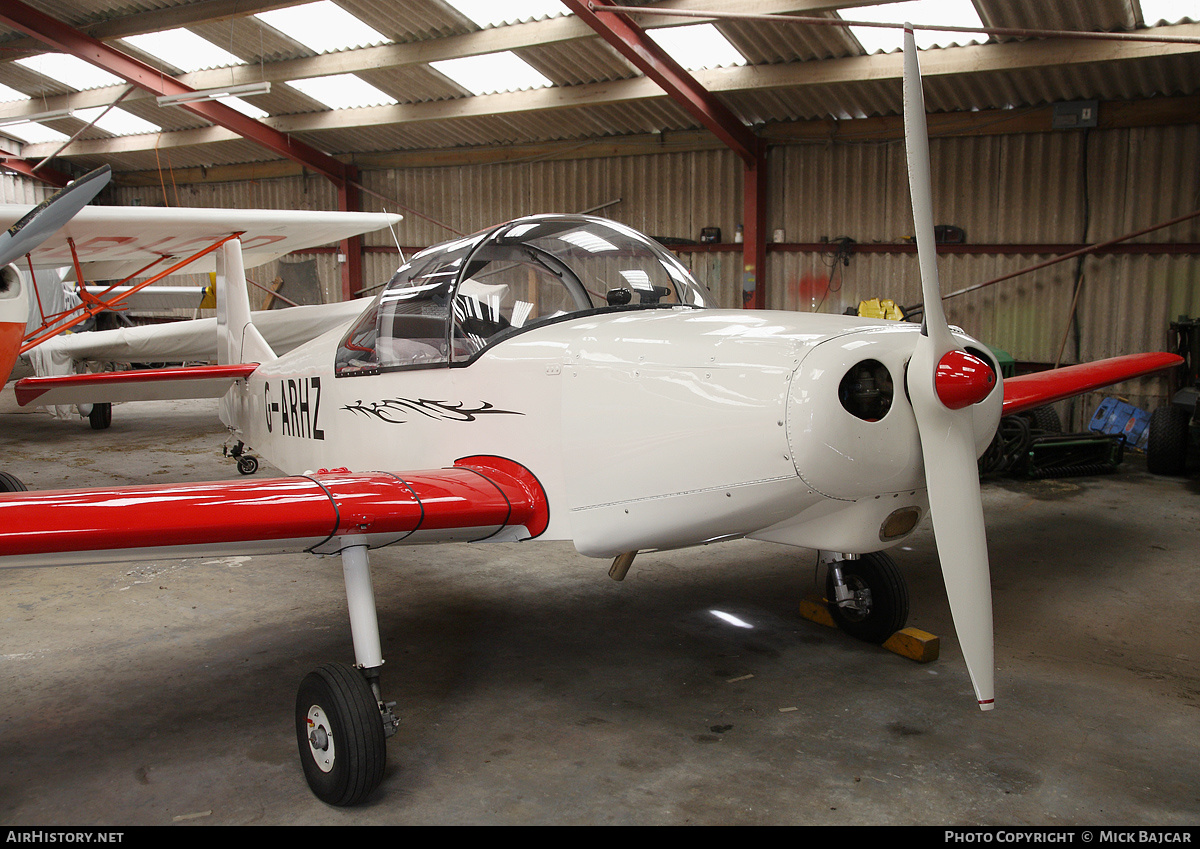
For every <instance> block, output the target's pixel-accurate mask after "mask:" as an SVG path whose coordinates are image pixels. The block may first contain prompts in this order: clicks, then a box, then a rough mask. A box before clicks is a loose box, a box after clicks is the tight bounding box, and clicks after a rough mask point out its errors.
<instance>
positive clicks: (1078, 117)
mask: <svg viewBox="0 0 1200 849" xmlns="http://www.w3.org/2000/svg"><path fill="white" fill-rule="evenodd" d="M1099 111H1100V105H1099V103H1098V102H1097V101H1095V100H1076V101H1073V102H1071V103H1056V104H1054V118H1053V119H1052V122H1051V126H1052V127H1053V128H1054V129H1056V130H1080V129H1083V128H1085V127H1094V126H1096V122H1097V121H1096V119H1097V115H1098V113H1099Z"/></svg>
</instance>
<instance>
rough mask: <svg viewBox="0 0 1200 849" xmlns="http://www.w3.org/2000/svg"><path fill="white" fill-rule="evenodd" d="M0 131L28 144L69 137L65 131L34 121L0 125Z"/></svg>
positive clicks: (64, 139)
mask: <svg viewBox="0 0 1200 849" xmlns="http://www.w3.org/2000/svg"><path fill="white" fill-rule="evenodd" d="M0 133H4V134H5V135H10V136H16V137H17V138H18V139H20V140H21V141H23V142H26V143H28V144H45V143H49V142H64V141H66V140H67V139H69V138H70V136H68V135H67V134H66V133H60V132H59V131H58V130H52V129H51V128H50V127H47V126H46V125H45V124H39V123H37V122H36V121H25V122H24V123H21V124H9V125H7V126H4V127H0Z"/></svg>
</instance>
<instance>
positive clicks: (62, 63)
mask: <svg viewBox="0 0 1200 849" xmlns="http://www.w3.org/2000/svg"><path fill="white" fill-rule="evenodd" d="M15 61H16V63H17V64H18V65H23V66H24V67H26V68H28V69H29V70H31V71H36V72H37V73H39V74H41V75H42V76H44V77H50V78H51V79H55V80H58V81H59V82H60V83H62V84H63V85H66V86H69V87H71V88H73V89H75V90H76V91H86V90H88V89H90V88H104V87H105V86H110V85H118V84H119V83H121V82H122V80H121V78H120V77H118V76H115V75H113V74H110V73H109V72H108V71H102V70H100V69H99V68H97V67H96V66H95V65H92V64H90V63H88V62H85V61H83V60H82V59H79V58H77V57H75V56H68V55H67V54H65V53H39V54H38V55H36V56H26V57H25V58H22V59H17V60H15Z"/></svg>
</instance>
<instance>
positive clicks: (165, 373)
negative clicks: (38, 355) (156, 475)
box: [13, 363, 258, 407]
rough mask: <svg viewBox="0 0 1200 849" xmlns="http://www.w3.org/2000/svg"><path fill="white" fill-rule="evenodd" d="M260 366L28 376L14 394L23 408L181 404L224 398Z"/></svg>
mask: <svg viewBox="0 0 1200 849" xmlns="http://www.w3.org/2000/svg"><path fill="white" fill-rule="evenodd" d="M256 368H258V364H257V363H239V364H237V365H228V366H190V367H186V368H154V369H142V370H136V371H106V372H99V373H97V374H67V375H62V376H61V377H26V378H23V379H22V380H18V381H17V383H16V386H14V387H13V388H14V391H15V392H16V396H17V403H18V404H20V405H21V406H22V407H25V406H28V405H29V404H33V403H37V404H39V405H41V406H45V407H54V406H58V405H60V404H68V405H69V404H100V403H104V402H113V401H178V400H185V399H188V398H220V397H221V396H222V395H224V394H225V393H226V392H228V391H229V387H231V386H233V384H234V382H235V381H238V380H244V379H245V378H247V377H249V376H250V374H251V373H252V372H253V371H254V370H255V369H256Z"/></svg>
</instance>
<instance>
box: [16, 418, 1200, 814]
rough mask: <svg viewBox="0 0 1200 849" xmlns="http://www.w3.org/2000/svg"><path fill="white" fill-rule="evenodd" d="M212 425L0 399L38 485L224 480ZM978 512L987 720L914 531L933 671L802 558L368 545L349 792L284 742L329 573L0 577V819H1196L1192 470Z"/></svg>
mask: <svg viewBox="0 0 1200 849" xmlns="http://www.w3.org/2000/svg"><path fill="white" fill-rule="evenodd" d="M8 409H10V408H4V407H0V410H8ZM223 439H224V434H223V432H222V431H221V428H220V426H219V424H218V423H217V421H216V416H215V402H189V403H173V402H172V403H167V402H162V403H152V404H145V405H132V404H126V405H122V406H119V407H117V408H116V409H115V410H114V423H113V426H112V428H111V429H110V430H108V431H104V432H94V431H92V430H90V429H89V428H88V425H87V423H86V422H61V421H53V420H51V419H50V418H49V417H47V416H45V415H43V414H30V413H13V412H3V411H0V450H2V456H3V457H4V461H3V466H2V467H3V469H4V470H5V471H8V472H11V473H14V474H16V475H18V476H19V477H21V478H22V479H23V480H24V481H25V482H26V483H27V484H28V485H29V487H30V488H31V489H49V488H58V487H62V486H88V485H114V484H124V483H130V482H142V481H148V482H158V481H162V482H167V481H175V480H185V479H186V480H212V479H219V478H235V477H237V474H236V471H235V470H234V468H233V466H232V463H231V462H230V461H228V460H226V459H224V458H222V457H221V454H220V446H221V444H222V441H223ZM271 473H272V470H271V469H269V468H264V469H263V470H261V471H260V472H259V474H260V475H264V474H265V475H269V474H271ZM984 500H985V508H986V513H987V519H988V524H989V533H990V541H991V556H992V578H993V585H994V591H995V608H996V659H997V667H998V669H997V707H996V709H995V711H993V712H991V713H989V714H984V713H981V712H980V711H978V710H977V709H976V707H975V705H974V700H973V697H972V694H971V688H970V684H969V681H968V679H967V676H966V671H965V669H964V667H963V664H962V661H961V656H960V654H959V652H958V646H957V643H956V640H955V637H954V632H953V629H952V627H951V625H950V622H949V615H948V610H947V606H946V600H945V593H944V589H943V587H942V584H941V577H940V572H939V569H938V566H937V560H936V556H935V552H934V547H933V540H932V534H931V531H930V529H929V527H928V523H927V522H926V523H924V524H923V526H922V528H921V529H920V530H919V532H918V533H916V534H915V536H914V538H913V539H912V540H911V542H910V544H908V545H906V546H905V547H904V548H903V549H901V550H897V551H896V552H894V554H895V555H896V557H897V560H898V562H899V563H900V564H901V566H902V567H903V568H905V570H906V574H907V575H908V578H909V580H910V591H911V594H912V616H911V619H910V623H909V624H911V625H914V626H916V627H919V628H923V629H925V630H927V631H930V632H933V633H935V634H938V635H940V636H941V638H942V652H941V658H940V660H938V661H936V662H934V663H932V664H927V665H922V664H917V663H914V662H912V661H910V660H907V659H904V658H901V657H899V656H897V655H893V654H890V653H888V652H886V651H884V650H882V649H878V648H875V647H872V646H868V645H865V644H861V643H856V642H854V641H852V640H850V639H848V638H846V637H844V636H843V635H842V634H840V633H839V632H837V631H835V630H831V629H827V628H824V627H822V626H819V625H816V624H814V623H812V622H809V621H807V620H804V619H802V618H800V617H799V616H798V615H797V603H798V601H799V599H800V597H801V595H802V593H804V592H805V591H806V590H808V589H810V588H811V586H812V581H813V569H812V563H813V560H814V556H813V553H812V552H807V551H796V550H789V549H786V548H783V547H780V546H774V545H768V544H760V543H752V542H736V543H728V544H724V545H719V546H713V547H710V548H706V549H702V550H697V551H683V552H676V553H671V554H646V555H642V556H641V557H639V558H638V560H637V561H636V563H635V565H634V568H633V570H632V571H631V573H630V575H629V577H628V579H627V580H626V581H625V582H624V583H615V582H613V581H611V580H609V579H608V577H607V576H606V570H607V568H608V564H607V563H605V562H601V561H596V560H589V559H586V558H583V557H580V556H578V555H576V554H575V553H574V552H573V550H572V549H571V548H570V547H569V546H568V545H559V544H554V543H547V544H538V545H536V546H534V545H530V546H512V545H497V546H474V547H472V546H465V545H458V546H443V547H422V548H397V549H388V550H385V551H382V552H376V553H373V555H372V564H373V571H374V577H375V584H376V590H377V595H378V600H379V612H380V620H381V626H382V629H383V633H382V636H383V644H384V650H385V654H386V655H387V658H388V661H389V672H388V674H386V676H385V679H384V683H385V688H386V690H387V694H388V696H389V698H394V699H396V700H397V701H398V707H397V711H398V713H399V715H400V716H401V718H402V725H401V728H400V731H399V732H398V733H397V734H396V736H394V737H392V738H391V740H390V741H389V743H388V757H389V766H388V774H387V777H386V778H385V780H384V782H383V785H382V786H381V788H380V789H379V790H378V791H377V792H376V794H375V795H374V796H373V797H372V798H371V799H370V800H369V801H368V803H367V804H365V805H364V806H362V807H359V808H355V809H350V810H342V809H335V808H331V807H328V806H326V805H324V804H322V803H321V802H319V801H317V800H316V799H315V798H314V797H313V796H312V795H311V794H310V793H309V791H308V788H307V786H306V785H305V783H304V779H303V777H302V774H301V772H300V768H299V761H298V757H297V753H296V744H295V741H294V737H293V731H292V710H293V700H294V697H295V688H296V686H297V684H298V683H299V681H300V679H301V678H302V677H303V675H304V674H305V673H306V672H307V671H308V670H309V669H311V668H312V667H314V666H316V665H317V664H319V663H322V662H324V661H327V660H351V659H352V651H351V646H350V636H349V628H348V624H347V617H346V610H345V599H344V590H343V587H342V578H341V568H340V561H338V560H336V559H330V560H323V559H319V558H316V557H312V556H298V557H264V558H258V559H254V560H241V559H212V560H204V559H195V560H184V561H175V562H167V561H163V562H154V563H143V564H123V565H122V564H118V565H107V566H94V567H77V568H60V569H45V570H0V599H2V600H0V622H2V627H0V641H2V644H0V822H3V823H5V824H7V825H14V826H17V825H43V826H44V825H65V824H74V825H88V824H94V825H125V826H132V825H143V824H149V825H161V824H171V823H176V822H178V823H183V824H197V825H209V824H212V825H216V824H251V823H257V824H292V825H296V824H468V823H471V824H703V825H709V824H712V825H717V824H729V825H734V824H977V825H983V824H994V825H1098V824H1107V825H1142V824H1148V825H1195V824H1196V823H1197V822H1198V821H1200V610H1198V607H1197V599H1198V598H1200V568H1198V567H1200V509H1198V508H1200V482H1198V481H1197V480H1196V479H1191V480H1168V479H1162V478H1156V477H1154V476H1151V475H1149V474H1148V473H1147V472H1146V471H1145V465H1144V462H1142V461H1141V460H1140V458H1137V457H1133V458H1130V459H1129V460H1127V462H1126V463H1125V464H1124V466H1123V467H1122V469H1121V471H1120V472H1119V473H1118V474H1116V475H1113V476H1108V477H1097V478H1087V479H1074V480H1062V481H1045V482H1037V483H1018V482H1011V481H1003V482H990V483H987V484H986V485H985V487H984ZM718 610H719V611H725V612H728V613H731V614H734V615H736V616H737V617H740V618H741V619H742V620H744V621H745V622H746V623H748V624H749V625H751V626H752V627H750V628H742V627H734V626H731V625H728V624H726V623H724V622H723V621H722V620H720V619H718V618H717V617H715V616H714V615H713V611H718Z"/></svg>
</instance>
